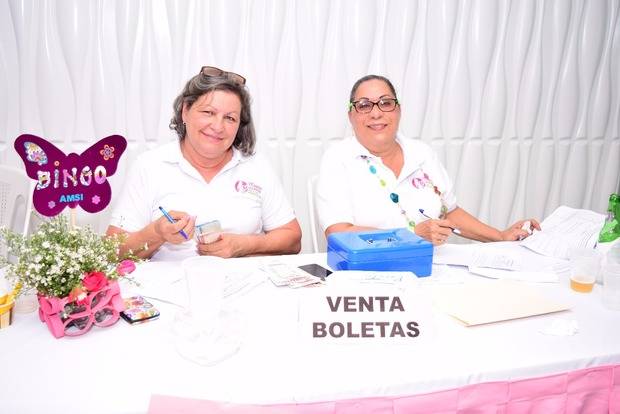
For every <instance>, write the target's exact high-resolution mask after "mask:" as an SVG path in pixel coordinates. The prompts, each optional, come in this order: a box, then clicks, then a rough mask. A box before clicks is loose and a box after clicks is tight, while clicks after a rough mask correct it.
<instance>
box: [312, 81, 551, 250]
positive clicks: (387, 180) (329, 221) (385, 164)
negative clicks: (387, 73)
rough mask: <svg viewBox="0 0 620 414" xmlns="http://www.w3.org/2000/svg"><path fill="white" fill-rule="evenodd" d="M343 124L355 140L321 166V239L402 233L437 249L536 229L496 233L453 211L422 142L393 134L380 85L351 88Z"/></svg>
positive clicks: (442, 177) (335, 148) (384, 87)
mask: <svg viewBox="0 0 620 414" xmlns="http://www.w3.org/2000/svg"><path fill="white" fill-rule="evenodd" d="M349 121H350V122H351V125H352V126H353V131H354V133H355V137H349V138H345V139H344V140H343V141H341V142H338V143H336V144H334V145H332V146H331V147H330V148H329V149H328V150H327V151H326V152H325V154H324V155H323V160H322V163H321V169H320V175H319V180H318V183H317V191H316V195H317V200H316V202H317V210H318V216H319V222H320V224H321V226H322V228H323V229H324V230H325V235H326V236H328V235H329V234H330V233H334V232H343V231H362V230H370V229H388V228H397V227H407V228H409V229H410V230H411V231H413V232H415V233H416V234H417V235H419V236H420V237H423V238H424V239H426V240H428V241H430V242H431V243H433V244H434V245H440V244H443V243H445V241H446V240H447V239H448V237H449V236H450V234H451V233H452V232H455V233H457V234H460V235H461V236H463V237H467V238H469V239H474V240H480V241H499V240H519V239H522V238H525V237H527V236H528V235H529V234H530V232H531V230H532V229H539V230H540V225H539V224H538V222H537V221H536V220H534V219H529V220H527V221H526V220H520V221H518V222H516V223H515V224H513V225H512V226H510V227H508V228H507V229H506V230H503V231H502V230H498V229H496V228H493V227H491V226H489V225H487V224H484V223H482V222H481V221H479V220H478V219H476V218H475V217H473V216H472V215H471V214H469V213H467V212H466V211H465V210H463V209H462V208H460V207H458V205H457V203H456V197H455V194H454V189H453V186H452V181H451V180H450V178H449V177H448V174H447V172H446V170H445V168H444V167H443V165H442V164H441V162H440V161H439V159H438V157H437V154H435V152H434V151H433V150H432V149H431V148H430V147H429V146H428V145H426V144H425V143H423V142H421V141H418V140H411V139H406V138H404V137H402V136H400V135H399V134H398V133H397V131H398V125H399V122H400V104H399V102H398V99H397V98H396V91H395V89H394V86H393V85H392V83H391V82H390V81H389V80H388V79H387V78H385V77H383V76H377V75H368V76H365V77H363V78H361V79H360V80H358V81H357V82H355V84H354V85H353V89H352V90H351V96H350V102H349ZM528 221H529V225H528V224H527V222H528Z"/></svg>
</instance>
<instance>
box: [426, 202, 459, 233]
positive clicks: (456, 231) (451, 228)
mask: <svg viewBox="0 0 620 414" xmlns="http://www.w3.org/2000/svg"><path fill="white" fill-rule="evenodd" d="M418 211H419V212H420V214H422V215H423V216H424V217H426V218H429V219H431V220H432V219H433V218H432V217H431V216H429V215H427V214H425V213H424V209H423V208H421V209H418ZM448 227H450V226H448ZM450 230H452V233H454V234H459V235H460V234H461V230H459V229H455V228H454V227H450Z"/></svg>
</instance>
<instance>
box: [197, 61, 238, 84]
mask: <svg viewBox="0 0 620 414" xmlns="http://www.w3.org/2000/svg"><path fill="white" fill-rule="evenodd" d="M200 73H201V74H202V75H204V76H225V77H227V78H228V79H230V80H232V81H233V82H235V83H237V84H239V85H245V78H244V77H243V76H241V75H239V74H238V73H235V72H226V71H225V70H222V69H220V68H216V67H215V66H203V67H202V69H200Z"/></svg>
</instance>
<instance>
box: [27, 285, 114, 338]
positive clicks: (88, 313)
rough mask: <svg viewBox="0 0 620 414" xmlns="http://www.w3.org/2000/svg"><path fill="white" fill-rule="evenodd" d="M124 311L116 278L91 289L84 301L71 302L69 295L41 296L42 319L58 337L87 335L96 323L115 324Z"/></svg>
mask: <svg viewBox="0 0 620 414" xmlns="http://www.w3.org/2000/svg"><path fill="white" fill-rule="evenodd" d="M67 305H68V306H67ZM123 310H125V304H124V303H123V299H122V298H121V291H120V289H119V287H118V282H117V281H115V280H114V281H111V282H110V283H108V285H107V286H105V287H104V288H102V289H100V290H98V291H94V292H90V293H89V294H88V296H87V297H86V299H84V301H83V303H82V304H78V303H77V302H75V301H71V300H70V299H69V297H68V296H67V297H64V298H56V297H47V296H42V295H39V319H41V322H45V323H46V324H47V327H48V328H49V330H50V332H51V333H52V335H54V337H56V338H61V337H63V336H65V335H66V336H78V335H82V334H85V333H86V332H88V331H89V330H90V328H92V326H93V325H97V326H101V327H104V326H110V325H113V324H114V323H116V321H118V318H119V316H120V314H119V313H120V312H121V311H123Z"/></svg>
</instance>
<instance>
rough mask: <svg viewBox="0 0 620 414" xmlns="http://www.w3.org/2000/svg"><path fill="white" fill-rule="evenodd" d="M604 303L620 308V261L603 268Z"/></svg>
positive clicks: (616, 308) (612, 307)
mask: <svg viewBox="0 0 620 414" xmlns="http://www.w3.org/2000/svg"><path fill="white" fill-rule="evenodd" d="M603 304H604V305H605V306H606V307H608V308H609V309H612V310H620V263H614V264H607V266H605V268H604V269H603Z"/></svg>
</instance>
